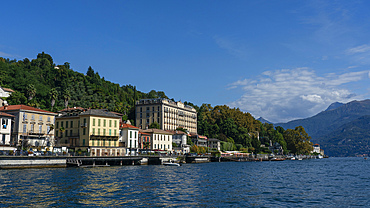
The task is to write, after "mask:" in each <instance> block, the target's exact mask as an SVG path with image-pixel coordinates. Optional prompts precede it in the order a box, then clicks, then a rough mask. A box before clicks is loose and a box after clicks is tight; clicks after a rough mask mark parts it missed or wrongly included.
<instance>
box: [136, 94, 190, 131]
mask: <svg viewBox="0 0 370 208" xmlns="http://www.w3.org/2000/svg"><path fill="white" fill-rule="evenodd" d="M135 111H136V112H135V117H136V126H137V127H139V128H141V129H147V128H149V125H150V124H152V123H154V122H156V123H158V124H159V126H160V128H161V129H162V130H171V131H174V130H176V129H177V128H179V127H181V128H184V129H186V130H188V131H189V132H190V133H197V111H196V110H195V109H194V108H193V107H192V106H188V105H185V104H184V103H182V102H180V101H178V102H174V101H172V100H169V99H164V98H158V99H142V100H139V101H137V102H136V108H135Z"/></svg>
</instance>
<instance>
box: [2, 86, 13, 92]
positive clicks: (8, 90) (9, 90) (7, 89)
mask: <svg viewBox="0 0 370 208" xmlns="http://www.w3.org/2000/svg"><path fill="white" fill-rule="evenodd" d="M3 90H4V91H6V92H14V90H12V89H9V88H5V87H3Z"/></svg>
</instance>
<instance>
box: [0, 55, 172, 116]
mask: <svg viewBox="0 0 370 208" xmlns="http://www.w3.org/2000/svg"><path fill="white" fill-rule="evenodd" d="M86 70H87V73H86V74H82V73H79V72H76V71H73V70H72V69H70V64H69V63H68V62H65V63H64V64H63V65H56V64H55V63H54V62H53V58H52V57H51V56H50V55H49V54H46V53H44V52H42V53H39V54H38V55H37V58H36V59H33V60H29V59H28V58H25V59H23V60H19V61H17V60H9V59H4V58H1V57H0V86H2V87H6V88H10V89H13V90H15V93H13V94H12V96H11V97H10V98H7V101H8V102H9V104H13V105H14V104H27V105H30V106H34V107H38V108H41V109H45V110H50V111H54V112H56V111H58V110H61V109H63V108H65V107H66V106H69V107H74V106H80V107H84V108H89V107H90V108H105V109H108V110H110V111H115V112H119V113H122V114H124V115H127V117H128V118H129V119H134V101H135V99H136V100H137V99H142V98H167V96H166V95H165V93H164V92H161V91H159V92H157V91H154V90H152V91H150V92H149V93H143V92H140V91H136V88H135V87H134V86H131V85H122V86H120V85H119V84H116V83H112V82H110V81H107V80H105V79H104V77H100V75H99V73H98V72H94V70H93V69H92V68H91V67H89V68H88V69H86Z"/></svg>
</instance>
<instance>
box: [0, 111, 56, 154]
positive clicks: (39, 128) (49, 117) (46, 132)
mask: <svg viewBox="0 0 370 208" xmlns="http://www.w3.org/2000/svg"><path fill="white" fill-rule="evenodd" d="M0 111H2V112H5V113H8V114H10V115H13V116H15V118H14V125H13V126H12V133H11V137H10V144H11V145H14V146H17V145H18V146H22V145H27V146H29V147H30V148H32V149H38V150H42V151H52V149H53V146H54V121H55V116H56V115H57V114H56V113H53V112H50V111H45V110H41V109H38V108H34V107H31V106H27V105H9V106H3V107H0Z"/></svg>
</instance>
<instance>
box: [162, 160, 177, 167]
mask: <svg viewBox="0 0 370 208" xmlns="http://www.w3.org/2000/svg"><path fill="white" fill-rule="evenodd" d="M163 165H166V166H181V165H180V164H179V163H173V162H172V160H170V162H166V163H163Z"/></svg>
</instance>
